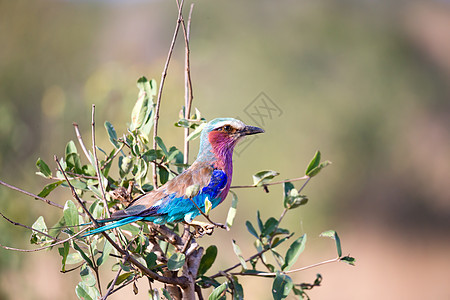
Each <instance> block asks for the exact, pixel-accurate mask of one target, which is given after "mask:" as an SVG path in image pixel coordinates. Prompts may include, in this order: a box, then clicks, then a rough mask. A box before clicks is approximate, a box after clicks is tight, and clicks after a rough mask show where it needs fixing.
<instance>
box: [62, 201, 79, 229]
mask: <svg viewBox="0 0 450 300" xmlns="http://www.w3.org/2000/svg"><path fill="white" fill-rule="evenodd" d="M64 220H65V221H66V225H67V226H71V227H72V226H78V220H79V218H78V209H77V206H76V205H75V203H73V202H72V200H67V202H66V204H65V205H64Z"/></svg>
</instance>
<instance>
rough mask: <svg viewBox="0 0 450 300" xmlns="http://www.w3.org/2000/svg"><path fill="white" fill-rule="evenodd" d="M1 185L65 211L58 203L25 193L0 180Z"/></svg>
mask: <svg viewBox="0 0 450 300" xmlns="http://www.w3.org/2000/svg"><path fill="white" fill-rule="evenodd" d="M0 184H1V185H4V186H6V187H7V188H10V189H12V190H15V191H18V192H21V193H23V194H25V195H28V196H30V197H33V198H34V199H36V200H41V201H44V202H45V203H47V204H49V205H51V206H54V207H57V208H60V209H63V208H64V206H62V205H60V204H58V203H55V202H53V201H50V200H48V199H45V198H42V197H40V196H38V195H35V194H33V193H30V192H27V191H24V190H22V189H20V188H18V187H15V186H13V185H10V184H8V183H6V182H3V181H1V180H0Z"/></svg>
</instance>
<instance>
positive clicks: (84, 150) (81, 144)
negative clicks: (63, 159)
mask: <svg viewBox="0 0 450 300" xmlns="http://www.w3.org/2000/svg"><path fill="white" fill-rule="evenodd" d="M72 125H73V127H74V128H75V134H76V136H77V139H78V143H80V146H81V149H83V152H84V155H86V158H87V159H88V160H89V162H90V163H91V164H94V162H93V161H91V157H90V155H89V152H88V151H87V149H86V146H85V145H84V142H83V138H82V137H81V133H80V128H79V127H78V124H77V123H75V122H73V123H72Z"/></svg>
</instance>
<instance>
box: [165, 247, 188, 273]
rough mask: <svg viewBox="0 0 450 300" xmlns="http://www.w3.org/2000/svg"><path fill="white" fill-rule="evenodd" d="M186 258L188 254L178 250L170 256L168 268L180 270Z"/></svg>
mask: <svg viewBox="0 0 450 300" xmlns="http://www.w3.org/2000/svg"><path fill="white" fill-rule="evenodd" d="M185 259H186V256H185V255H184V253H179V252H176V253H174V254H172V256H171V257H170V258H169V261H168V262H167V268H168V269H169V270H170V271H178V270H179V269H180V268H181V267H182V266H183V265H184V261H185Z"/></svg>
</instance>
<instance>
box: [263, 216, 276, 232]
mask: <svg viewBox="0 0 450 300" xmlns="http://www.w3.org/2000/svg"><path fill="white" fill-rule="evenodd" d="M277 226H278V220H277V219H275V218H273V217H271V218H269V219H267V221H266V223H265V224H264V228H263V230H262V232H261V236H270V235H271V234H272V233H273V232H274V231H275V229H276V228H277Z"/></svg>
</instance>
